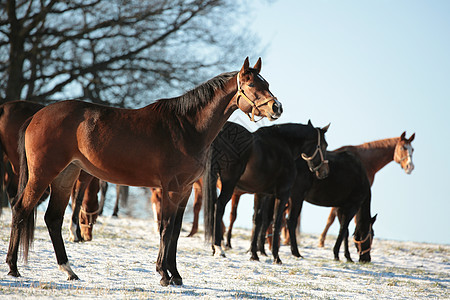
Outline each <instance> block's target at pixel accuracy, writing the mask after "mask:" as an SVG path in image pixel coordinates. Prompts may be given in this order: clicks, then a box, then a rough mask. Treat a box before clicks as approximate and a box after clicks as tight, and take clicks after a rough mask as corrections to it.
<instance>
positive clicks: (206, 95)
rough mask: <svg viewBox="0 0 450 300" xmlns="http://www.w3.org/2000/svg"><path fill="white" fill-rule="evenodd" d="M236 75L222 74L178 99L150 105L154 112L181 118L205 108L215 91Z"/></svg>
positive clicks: (235, 72)
mask: <svg viewBox="0 0 450 300" xmlns="http://www.w3.org/2000/svg"><path fill="white" fill-rule="evenodd" d="M237 73H238V72H237V71H234V72H227V73H222V74H220V75H217V76H216V77H214V78H211V79H210V80H208V81H206V82H204V83H202V84H200V85H199V86H197V87H195V88H193V89H192V90H190V91H187V92H186V93H185V94H183V95H181V96H179V97H175V98H170V99H160V100H158V101H156V102H155V103H153V104H152V105H153V107H154V109H155V110H159V111H162V112H170V113H172V114H177V115H183V116H184V115H188V114H190V113H191V112H197V111H198V110H200V109H202V108H203V107H205V106H206V105H207V104H208V103H209V102H210V101H211V100H212V99H213V97H214V95H215V94H216V92H217V90H221V89H223V88H224V86H225V84H226V83H227V82H228V81H229V80H230V79H231V78H232V77H233V76H235V75H236V74H237Z"/></svg>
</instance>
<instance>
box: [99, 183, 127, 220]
mask: <svg viewBox="0 0 450 300" xmlns="http://www.w3.org/2000/svg"><path fill="white" fill-rule="evenodd" d="M100 191H101V195H100V204H99V215H101V214H103V207H104V206H105V200H106V192H107V191H108V183H107V182H106V181H103V180H101V181H100ZM128 194H129V186H127V185H120V184H117V185H116V202H115V203H114V209H113V213H112V216H113V217H117V216H118V215H119V203H122V204H123V205H126V203H127V202H128ZM121 199H122V201H121Z"/></svg>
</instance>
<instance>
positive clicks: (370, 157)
mask: <svg viewBox="0 0 450 300" xmlns="http://www.w3.org/2000/svg"><path fill="white" fill-rule="evenodd" d="M405 136H406V132H403V133H402V135H401V136H400V137H395V138H389V139H382V140H377V141H373V142H369V143H364V144H361V145H357V146H343V147H341V148H339V149H336V150H335V151H336V152H339V151H350V152H352V153H353V154H355V155H356V156H357V157H358V158H359V159H360V160H361V163H362V164H363V166H364V168H365V169H366V174H367V178H368V179H369V183H370V186H372V184H373V181H374V179H375V174H376V173H377V172H378V171H380V170H381V169H382V168H384V166H386V165H387V164H388V163H390V162H391V161H395V162H396V163H398V164H400V166H401V167H402V169H403V170H405V172H406V174H411V172H412V171H413V170H414V164H413V161H412V155H413V151H414V148H413V147H412V145H411V142H412V141H413V140H414V137H415V133H413V134H412V135H411V136H410V137H409V139H407V138H406V137H405ZM336 216H337V208H335V207H333V208H332V209H331V211H330V215H329V216H328V219H327V224H326V225H325V229H324V230H323V232H322V234H321V235H320V238H319V247H323V246H324V244H325V238H326V236H327V232H328V229H329V228H330V226H331V224H333V222H334V219H335V218H336Z"/></svg>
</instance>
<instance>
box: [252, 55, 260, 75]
mask: <svg viewBox="0 0 450 300" xmlns="http://www.w3.org/2000/svg"><path fill="white" fill-rule="evenodd" d="M253 69H255V70H256V72H257V73H258V74H259V72H261V57H260V58H258V61H257V62H256V64H255V66H254V67H253Z"/></svg>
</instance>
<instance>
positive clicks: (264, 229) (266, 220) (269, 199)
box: [255, 195, 275, 256]
mask: <svg viewBox="0 0 450 300" xmlns="http://www.w3.org/2000/svg"><path fill="white" fill-rule="evenodd" d="M256 197H264V198H261V200H260V201H261V214H262V221H261V223H262V224H261V229H260V230H259V235H258V244H257V247H258V251H259V252H260V253H261V255H263V256H267V253H266V250H265V248H264V245H265V243H266V236H268V235H270V237H269V236H268V237H267V239H268V240H269V241H270V249H272V235H273V234H272V229H271V227H270V225H271V224H272V221H273V208H274V206H275V197H274V196H272V195H270V196H260V195H255V198H256ZM268 229H270V230H268ZM269 231H270V232H269ZM267 233H269V234H267Z"/></svg>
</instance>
